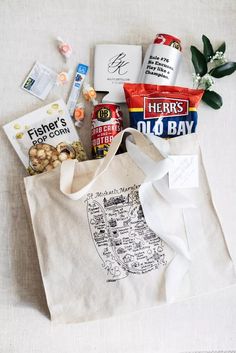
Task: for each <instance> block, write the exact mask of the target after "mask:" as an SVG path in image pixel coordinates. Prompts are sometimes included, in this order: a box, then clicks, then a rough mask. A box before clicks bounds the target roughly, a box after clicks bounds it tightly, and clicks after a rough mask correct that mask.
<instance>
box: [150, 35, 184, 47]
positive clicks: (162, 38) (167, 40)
mask: <svg viewBox="0 0 236 353" xmlns="http://www.w3.org/2000/svg"><path fill="white" fill-rule="evenodd" d="M153 43H154V44H162V45H168V46H169V47H172V48H175V49H177V50H179V51H182V47H181V41H180V39H179V38H177V37H174V36H172V35H170V34H164V33H160V34H157V35H156V38H155V39H154V42H153Z"/></svg>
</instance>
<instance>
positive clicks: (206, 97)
mask: <svg viewBox="0 0 236 353" xmlns="http://www.w3.org/2000/svg"><path fill="white" fill-rule="evenodd" d="M202 100H203V101H204V102H205V103H206V104H208V105H209V106H210V107H211V108H213V109H220V108H221V107H222V105H223V100H222V97H221V96H220V95H219V94H218V93H216V92H215V91H205V92H204V94H203V96H202Z"/></svg>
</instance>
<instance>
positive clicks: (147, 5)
mask: <svg viewBox="0 0 236 353" xmlns="http://www.w3.org/2000/svg"><path fill="white" fill-rule="evenodd" d="M235 30H236V1H235V0H224V1H222V0H198V1H197V0H194V1H188V0H180V1H171V0H165V1H161V0H146V1H145V0H120V1H118V0H100V1H96V0H87V1H81V0H41V1H36V0H1V1H0V58H1V60H0V62H1V65H0V97H1V104H0V119H1V124H2V125H3V124H4V123H7V122H9V121H11V120H13V119H14V118H17V117H18V116H21V115H23V114H24V113H27V112H29V111H31V110H33V109H36V108H39V107H41V106H42V105H43V104H44V103H43V102H41V101H40V100H38V99H37V98H34V97H33V96H31V95H30V94H28V93H27V92H24V91H23V90H21V88H20V85H21V83H22V82H23V80H24V78H25V76H26V74H27V73H28V72H29V70H30V68H31V66H32V65H33V63H34V61H36V60H39V61H40V62H42V63H43V64H45V65H47V66H49V67H51V68H52V69H54V70H56V71H58V72H60V71H62V70H65V69H69V68H72V69H75V66H76V64H77V63H78V62H82V63H88V64H89V65H91V70H90V79H91V80H92V76H93V67H92V65H93V49H94V46H95V44H99V43H100V44H102V43H126V44H143V45H144V48H146V47H147V45H148V44H149V43H150V42H151V41H152V40H153V39H154V36H155V34H156V33H158V32H159V33H170V34H173V35H176V36H179V37H180V38H181V39H182V42H183V50H184V60H183V64H182V67H181V71H180V74H179V76H178V80H177V84H178V85H188V86H190V87H191V86H192V82H191V76H192V72H193V68H192V65H191V61H190V50H189V47H190V45H191V44H194V45H196V46H198V47H199V48H200V47H201V45H202V44H201V35H202V34H206V35H207V36H208V37H209V38H211V39H212V42H213V43H214V44H215V46H217V45H219V44H221V42H222V41H223V40H225V41H226V43H227V51H226V54H227V56H228V58H229V59H230V60H232V61H234V60H236V40H235ZM58 35H60V36H61V37H63V38H64V39H65V40H67V41H68V42H69V43H71V45H72V46H73V49H74V54H73V57H72V58H71V60H70V61H69V62H68V63H67V64H65V63H63V59H62V58H61V56H60V55H59V53H58V52H57V50H56V44H55V40H54V39H55V37H56V36H58ZM91 82H92V81H91ZM69 89H70V85H67V86H65V87H63V88H61V87H60V88H56V89H55V90H54V91H53V92H52V93H51V94H50V95H49V97H48V98H47V100H46V102H45V103H49V102H51V101H53V100H54V99H57V98H58V97H60V96H62V97H63V98H64V99H65V100H66V99H67V97H68V93H69ZM216 91H218V92H219V93H221V94H222V96H223V98H224V106H223V108H222V109H221V110H219V111H214V110H211V109H210V108H208V107H206V106H204V104H202V105H201V107H200V109H199V124H198V132H199V138H200V142H201V145H202V151H203V158H204V162H205V165H206V169H207V172H208V177H209V181H210V185H211V188H212V191H213V195H214V199H215V204H216V207H217V209H218V213H219V216H220V218H221V220H222V224H223V227H224V230H225V232H226V235H227V240H228V241H229V242H230V239H232V237H234V236H236V221H235V214H236V157H235V155H236V138H235V134H236V118H235V106H234V103H235V98H236V74H235V75H232V76H230V77H225V78H223V79H221V80H220V81H219V82H217V84H216ZM87 115H88V116H89V115H90V108H89V107H87ZM127 121H128V119H127V118H126V122H127ZM81 137H82V140H83V142H84V143H85V145H86V148H87V150H89V139H90V119H89V118H87V119H86V121H85V124H84V126H83V128H82V129H81ZM0 144H1V145H0V146H1V147H0V171H1V177H0V199H1V202H0V207H1V209H0V217H1V218H0V225H1V234H0V353H36V352H37V353H49V352H50V353H72V352H73V353H74V352H86V353H90V352H97V353H100V352H103V353H118V352H122V353H129V352H130V353H132V352H137V353H138V352H140V353H151V352H161V353H165V352H167V353H169V352H194V351H195V352H196V351H211V352H212V351H217V350H218V351H219V350H225V351H227V350H228V351H230V350H231V351H233V350H235V351H236V287H231V288H228V289H225V290H222V291H220V292H217V293H215V294H209V295H204V296H202V297H198V298H193V299H190V300H187V301H185V302H181V303H177V304H173V305H169V306H167V305H166V306H162V307H159V308H156V309H152V310H147V311H143V312H140V313H135V314H132V315H127V316H123V317H119V318H112V319H108V320H103V321H96V322H89V323H83V324H77V325H76V324H74V325H55V324H53V323H52V322H50V320H49V318H48V310H47V306H46V301H45V295H44V290H43V287H42V283H41V278H40V272H39V266H38V260H37V255H36V250H35V245H34V241H33V237H32V232H31V230H30V227H29V225H28V221H27V217H26V212H25V208H24V206H23V202H22V197H21V192H20V185H21V182H22V178H23V176H25V175H26V173H25V170H24V167H23V165H22V164H21V162H20V161H19V159H18V157H17V155H16V153H15V152H14V150H13V148H12V147H11V146H10V144H9V142H8V140H7V138H6V136H5V135H4V133H3V131H2V129H1V131H0ZM234 256H235V257H236V249H235V252H234Z"/></svg>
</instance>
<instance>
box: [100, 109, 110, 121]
mask: <svg viewBox="0 0 236 353" xmlns="http://www.w3.org/2000/svg"><path fill="white" fill-rule="evenodd" d="M111 116H112V113H111V110H110V109H109V108H106V107H102V108H101V109H99V110H98V111H97V120H98V121H101V122H105V121H108V120H110V119H111Z"/></svg>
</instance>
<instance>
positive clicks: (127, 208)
mask: <svg viewBox="0 0 236 353" xmlns="http://www.w3.org/2000/svg"><path fill="white" fill-rule="evenodd" d="M127 189H128V190H125V191H124V190H115V192H114V190H113V192H112V193H111V195H110V193H109V194H108V196H106V195H105V196H104V195H96V194H95V195H94V194H93V195H92V196H91V197H90V198H89V199H88V200H87V214H88V222H89V226H90V231H91V236H92V238H93V241H94V245H95V247H96V250H97V252H98V254H99V256H100V258H101V259H102V261H103V267H104V270H105V271H106V272H107V276H108V281H116V280H120V279H122V278H125V277H127V276H128V274H129V273H130V274H131V273H132V274H144V273H146V272H149V271H152V270H155V269H158V268H159V267H160V266H163V265H166V256H165V253H164V242H163V241H162V240H161V239H160V238H159V237H158V235H156V234H155V233H154V232H153V231H152V230H151V229H150V228H149V227H148V225H147V223H146V221H145V218H144V214H143V210H142V206H141V204H140V201H139V195H138V186H136V185H135V186H133V187H131V188H127Z"/></svg>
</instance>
